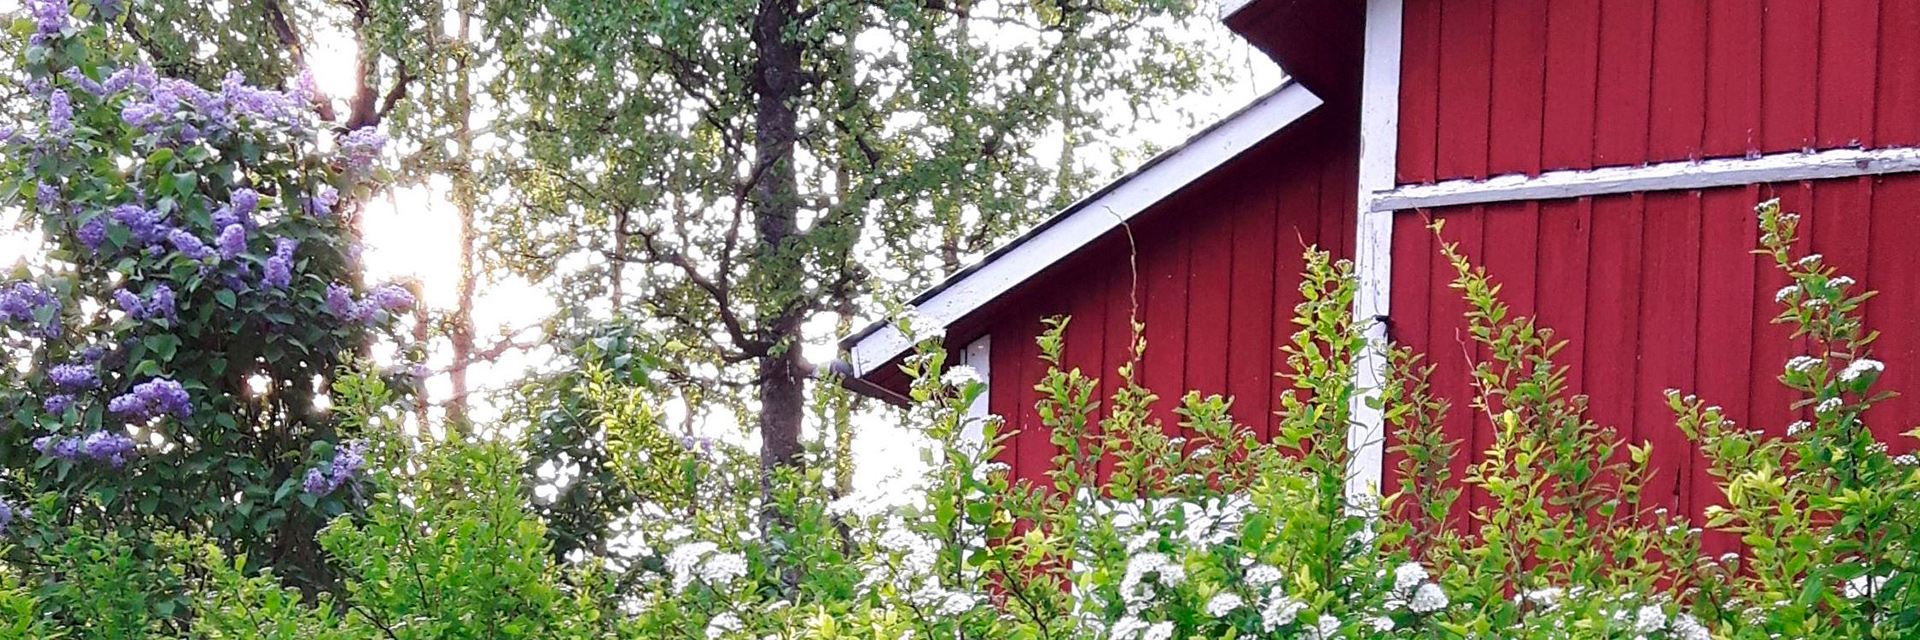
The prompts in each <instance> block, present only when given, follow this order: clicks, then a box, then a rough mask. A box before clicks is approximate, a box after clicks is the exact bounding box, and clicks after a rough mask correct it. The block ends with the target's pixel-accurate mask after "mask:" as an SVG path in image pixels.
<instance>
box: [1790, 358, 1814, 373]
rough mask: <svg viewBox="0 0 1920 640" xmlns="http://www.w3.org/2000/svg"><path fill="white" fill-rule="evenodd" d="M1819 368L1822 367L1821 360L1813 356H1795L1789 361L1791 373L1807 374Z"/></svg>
mask: <svg viewBox="0 0 1920 640" xmlns="http://www.w3.org/2000/svg"><path fill="white" fill-rule="evenodd" d="M1817 366H1820V359H1819V358H1815V357H1813V356H1794V357H1793V359H1791V360H1788V361H1787V371H1788V372H1789V373H1807V372H1809V371H1812V370H1813V368H1814V367H1817Z"/></svg>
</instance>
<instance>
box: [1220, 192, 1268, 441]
mask: <svg viewBox="0 0 1920 640" xmlns="http://www.w3.org/2000/svg"><path fill="white" fill-rule="evenodd" d="M1260 186H1261V187H1262V188H1261V189H1259V190H1256V191H1251V192H1250V193H1248V194H1247V196H1246V197H1245V199H1244V200H1242V206H1240V207H1239V208H1237V209H1236V210H1235V211H1234V218H1233V247H1232V251H1233V273H1232V274H1231V276H1230V277H1229V280H1230V281H1231V283H1232V284H1231V286H1232V291H1231V293H1230V297H1231V302H1230V305H1231V306H1230V307H1229V310H1228V314H1229V315H1230V317H1231V318H1232V319H1233V320H1232V322H1231V323H1229V325H1228V327H1227V343H1228V345H1229V348H1228V351H1227V388H1226V391H1227V393H1229V394H1231V395H1232V396H1233V416H1234V419H1235V420H1236V421H1238V422H1240V423H1241V424H1245V425H1247V426H1249V427H1251V428H1252V429H1253V431H1254V433H1256V434H1258V435H1259V436H1260V438H1261V439H1262V440H1265V439H1267V438H1269V437H1271V430H1270V426H1269V425H1270V424H1271V423H1272V420H1270V417H1271V416H1270V412H1271V411H1272V406H1273V399H1272V394H1271V392H1272V388H1273V385H1272V383H1271V382H1270V380H1271V379H1272V376H1273V372H1274V369H1273V346H1274V345H1273V326H1274V317H1273V287H1274V281H1275V280H1277V279H1278V278H1277V275H1276V274H1275V273H1274V265H1275V264H1276V263H1277V262H1276V256H1275V255H1274V229H1275V228H1276V226H1277V225H1276V224H1275V220H1274V216H1275V215H1276V214H1277V213H1278V210H1277V208H1276V203H1275V201H1274V198H1273V190H1272V188H1271V186H1269V185H1265V184H1263V185H1260Z"/></svg>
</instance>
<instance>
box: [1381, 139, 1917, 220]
mask: <svg viewBox="0 0 1920 640" xmlns="http://www.w3.org/2000/svg"><path fill="white" fill-rule="evenodd" d="M1911 171H1920V148H1915V147H1888V148H1882V149H1833V150H1830V151H1816V152H1811V153H1808V152H1801V151H1794V152H1788V153H1775V154H1770V155H1764V156H1754V157H1745V158H1716V159H1713V160H1701V161H1693V160H1681V161H1677V162H1662V163H1660V164H1651V165H1644V166H1638V167H1606V168H1602V169H1578V170H1564V171H1549V172H1546V173H1542V174H1540V175H1538V176H1527V175H1505V176H1497V177H1493V178H1488V179H1485V180H1448V181H1445V182H1439V183H1435V184H1427V185H1409V186H1404V187H1400V188H1397V189H1393V190H1391V191H1386V192H1383V193H1379V194H1377V195H1375V196H1374V197H1373V199H1372V207H1371V208H1372V210H1374V211H1397V210H1405V209H1426V208H1433V207H1451V206H1458V205H1469V204H1486V203H1491V202H1512V201H1516V200H1553V199H1560V198H1578V197H1583V196H1601V195H1608V194H1616V193H1635V192H1641V191H1675V190H1682V189H1709V188H1713V187H1729V186H1735V185H1746V184H1761V183H1768V182H1794V181H1799V180H1819V179H1824V178H1848V177H1855V176H1870V175H1880V174H1885V173H1905V172H1911Z"/></svg>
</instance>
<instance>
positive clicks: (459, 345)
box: [447, 0, 479, 436]
mask: <svg viewBox="0 0 1920 640" xmlns="http://www.w3.org/2000/svg"><path fill="white" fill-rule="evenodd" d="M473 9H474V7H473V2H472V0H466V1H463V2H461V3H460V4H459V7H458V9H457V10H458V11H459V12H460V32H459V40H458V41H457V42H455V46H458V47H468V46H470V45H471V44H472V42H473V41H472V39H471V32H470V29H471V27H472V21H473ZM470 59H471V58H470V56H468V55H460V56H458V57H457V58H456V59H455V62H454V65H455V75H454V84H453V91H454V95H453V104H452V105H451V106H452V108H453V109H454V110H455V113H454V114H453V116H454V119H453V126H454V136H453V138H454V157H453V158H452V162H451V163H449V164H450V165H452V167H451V168H452V169H453V170H452V171H451V174H452V175H451V176H450V177H451V178H452V183H453V205H454V208H455V210H456V211H457V212H458V215H459V217H460V236H459V242H460V284H459V291H458V295H459V300H458V302H457V306H456V307H455V309H454V313H453V319H452V325H453V326H452V327H450V328H449V331H448V332H447V333H448V337H449V338H450V339H451V341H452V342H453V345H452V346H453V362H452V363H451V366H450V367H448V370H447V377H448V379H449V381H450V382H452V385H451V386H452V387H453V390H452V391H453V397H452V398H451V399H450V401H449V402H448V403H447V429H448V435H449V436H451V435H454V434H455V433H462V434H464V433H465V432H467V431H468V430H469V429H470V418H469V417H468V411H467V407H468V406H469V405H468V396H469V394H471V393H472V391H471V390H470V389H469V387H468V385H467V369H468V368H470V367H472V366H473V355H474V337H473V334H474V331H473V296H474V291H475V289H477V288H478V286H479V272H478V269H476V268H475V267H474V251H473V246H474V240H475V237H474V236H475V232H474V209H475V208H477V207H478V205H479V202H478V201H479V190H478V188H477V187H476V185H475V184H474V176H473V86H472V81H473V70H472V69H471V68H470V66H471V62H470Z"/></svg>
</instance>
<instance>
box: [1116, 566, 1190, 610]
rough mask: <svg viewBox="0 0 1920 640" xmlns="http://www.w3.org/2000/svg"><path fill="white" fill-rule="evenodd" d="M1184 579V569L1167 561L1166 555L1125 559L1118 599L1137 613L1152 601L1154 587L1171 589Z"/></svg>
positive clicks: (1185, 577)
mask: <svg viewBox="0 0 1920 640" xmlns="http://www.w3.org/2000/svg"><path fill="white" fill-rule="evenodd" d="M1149 577H1151V578H1152V580H1151V581H1149V580H1148V578H1149ZM1186 579H1187V569H1186V567H1183V566H1181V565H1180V563H1178V562H1174V561H1171V560H1168V559H1167V556H1166V554H1163V553H1157V552H1154V553H1141V554H1137V555H1135V556H1133V557H1132V558H1129V559H1127V573H1126V576H1125V577H1123V578H1121V580H1120V597H1121V598H1124V599H1126V601H1127V608H1128V610H1130V611H1135V612H1138V611H1139V610H1140V609H1142V608H1145V606H1146V604H1147V603H1148V602H1150V601H1151V600H1153V597H1154V596H1155V595H1156V591H1155V585H1158V586H1162V587H1172V586H1176V585H1179V584H1180V583H1181V582H1183V581H1185V580H1186Z"/></svg>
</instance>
